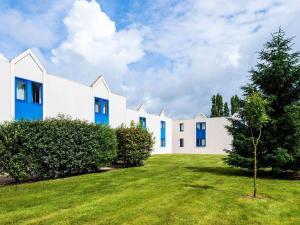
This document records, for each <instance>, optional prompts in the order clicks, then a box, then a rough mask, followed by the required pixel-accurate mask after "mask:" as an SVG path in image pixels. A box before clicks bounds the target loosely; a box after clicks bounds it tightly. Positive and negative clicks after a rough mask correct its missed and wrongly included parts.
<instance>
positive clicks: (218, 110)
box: [216, 94, 223, 117]
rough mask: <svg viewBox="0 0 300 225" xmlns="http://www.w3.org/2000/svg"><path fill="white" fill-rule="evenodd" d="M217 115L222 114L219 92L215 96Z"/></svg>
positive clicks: (221, 99) (221, 100) (221, 98)
mask: <svg viewBox="0 0 300 225" xmlns="http://www.w3.org/2000/svg"><path fill="white" fill-rule="evenodd" d="M216 105H217V117H221V116H223V97H222V95H220V94H217V96H216Z"/></svg>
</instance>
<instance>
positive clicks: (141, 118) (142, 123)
mask: <svg viewBox="0 0 300 225" xmlns="http://www.w3.org/2000/svg"><path fill="white" fill-rule="evenodd" d="M140 125H141V126H142V127H143V128H146V127H147V122H146V118H145V117H140Z"/></svg>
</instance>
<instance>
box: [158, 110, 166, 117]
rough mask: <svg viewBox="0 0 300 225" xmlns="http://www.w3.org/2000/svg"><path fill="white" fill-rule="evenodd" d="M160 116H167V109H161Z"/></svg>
mask: <svg viewBox="0 0 300 225" xmlns="http://www.w3.org/2000/svg"><path fill="white" fill-rule="evenodd" d="M159 117H166V113H165V110H163V109H162V110H161V111H160V113H159Z"/></svg>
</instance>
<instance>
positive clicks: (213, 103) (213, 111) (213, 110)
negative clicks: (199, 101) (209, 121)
mask: <svg viewBox="0 0 300 225" xmlns="http://www.w3.org/2000/svg"><path fill="white" fill-rule="evenodd" d="M210 111H211V114H210V117H216V116H218V115H217V105H216V96H215V95H213V96H212V98H211V110H210Z"/></svg>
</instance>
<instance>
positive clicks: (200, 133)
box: [196, 122, 206, 147]
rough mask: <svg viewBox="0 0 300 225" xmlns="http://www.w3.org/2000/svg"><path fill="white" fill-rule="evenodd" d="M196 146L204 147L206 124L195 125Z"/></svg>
mask: <svg viewBox="0 0 300 225" xmlns="http://www.w3.org/2000/svg"><path fill="white" fill-rule="evenodd" d="M196 146H197V147H205V146H206V123H204V122H200V123H196Z"/></svg>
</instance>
